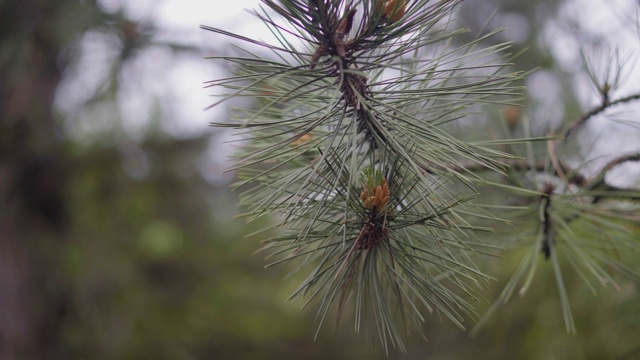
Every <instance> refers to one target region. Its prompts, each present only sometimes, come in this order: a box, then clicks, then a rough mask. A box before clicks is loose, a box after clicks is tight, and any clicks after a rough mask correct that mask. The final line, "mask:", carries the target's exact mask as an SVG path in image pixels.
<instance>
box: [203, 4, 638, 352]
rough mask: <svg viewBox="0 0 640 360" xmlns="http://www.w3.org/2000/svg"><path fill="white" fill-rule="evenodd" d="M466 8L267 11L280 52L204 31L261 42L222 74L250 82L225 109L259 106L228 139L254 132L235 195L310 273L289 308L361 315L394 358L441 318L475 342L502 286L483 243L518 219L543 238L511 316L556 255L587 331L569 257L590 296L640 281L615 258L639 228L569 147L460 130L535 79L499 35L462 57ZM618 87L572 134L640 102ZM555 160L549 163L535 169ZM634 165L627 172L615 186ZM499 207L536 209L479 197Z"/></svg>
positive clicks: (481, 37)
mask: <svg viewBox="0 0 640 360" xmlns="http://www.w3.org/2000/svg"><path fill="white" fill-rule="evenodd" d="M459 3H460V2H459V1H456V0H441V1H427V0H416V1H411V2H404V1H391V2H384V4H383V2H376V1H342V0H326V1H320V0H317V1H302V0H287V1H279V2H276V1H272V0H263V4H264V7H263V8H261V9H260V10H259V11H256V12H255V13H254V15H256V16H257V17H258V18H259V19H260V20H262V22H263V23H264V24H265V26H266V27H267V28H268V29H269V31H270V32H271V34H272V35H273V36H274V37H275V38H276V39H277V42H278V44H276V45H273V44H267V43H264V42H261V41H256V40H252V39H249V38H246V37H242V36H239V35H235V34H232V33H229V32H227V31H224V30H221V29H216V28H211V27H206V26H203V28H204V29H206V30H209V31H212V32H215V33H218V34H222V35H224V36H227V37H230V38H233V39H236V40H240V41H241V42H243V43H244V45H243V46H241V47H239V48H238V50H237V51H238V52H239V54H238V55H236V56H220V57H212V58H211V59H214V60H221V61H224V62H226V63H227V64H231V65H232V72H233V75H232V76H231V77H228V78H223V79H219V80H214V81H211V82H209V84H210V86H219V87H223V88H225V89H227V92H226V93H225V94H224V95H223V96H222V99H221V100H219V101H217V102H216V103H214V104H213V105H211V106H216V105H218V104H220V103H222V102H224V101H227V100H229V99H232V98H236V97H248V98H251V99H256V100H257V101H256V107H255V108H253V109H250V110H241V111H238V112H237V114H236V119H237V120H236V121H232V122H224V123H214V124H213V125H214V126H216V127H232V128H235V129H238V134H240V135H241V137H242V138H241V139H240V140H239V142H240V143H241V144H242V146H241V148H240V150H239V151H238V154H237V156H236V162H235V164H234V165H233V166H232V167H231V169H234V170H239V173H240V178H241V181H240V182H239V183H237V186H236V187H237V188H244V189H245V191H244V192H243V194H242V202H243V203H244V204H245V205H247V206H248V210H249V211H248V212H247V213H246V214H245V216H246V218H247V220H248V221H254V220H256V219H259V218H261V217H263V216H265V215H276V216H277V217H278V222H279V223H278V227H279V228H280V230H281V231H280V234H279V235H277V236H275V237H273V238H271V239H269V240H267V246H266V247H265V248H266V249H268V250H270V251H272V255H270V257H271V256H276V257H277V260H275V261H274V262H273V263H272V264H271V265H274V264H281V263H292V267H293V268H294V272H302V273H304V274H306V278H305V279H304V280H303V281H302V284H301V285H300V286H299V287H298V289H297V290H296V291H295V292H294V294H293V295H292V296H291V298H290V299H294V300H301V301H303V304H304V305H303V307H307V306H310V305H312V306H315V307H316V312H317V317H318V318H319V323H320V325H322V324H323V323H325V320H326V317H327V315H328V314H329V313H330V310H331V309H332V308H334V309H335V311H336V314H337V321H340V319H341V318H342V317H343V315H344V314H345V313H347V312H348V313H349V314H351V316H352V317H353V318H354V322H355V326H354V329H355V331H356V332H360V331H362V330H364V331H365V332H366V333H367V334H369V335H370V336H371V337H377V338H378V339H379V340H380V342H381V343H382V345H383V347H384V348H385V349H387V348H388V347H389V345H393V346H394V347H398V348H400V349H401V350H404V349H405V344H404V340H405V338H406V337H407V336H408V334H410V333H412V332H421V330H422V328H423V326H424V322H425V321H427V319H428V318H429V315H430V314H437V315H438V316H441V317H444V318H448V319H449V320H450V321H452V322H453V323H454V324H456V325H458V326H459V327H461V328H463V329H464V328H465V326H464V325H463V322H464V321H465V319H467V318H468V317H473V316H474V315H476V311H475V306H474V305H473V302H475V301H477V300H479V299H480V295H479V292H480V291H481V290H482V289H483V288H484V286H485V285H486V284H487V280H489V279H491V277H490V276H489V275H487V274H486V273H484V272H483V271H482V269H481V268H480V267H479V266H478V262H479V260H480V259H482V262H483V261H484V259H483V257H484V256H485V255H495V253H496V251H495V250H496V245H494V244H490V243H487V239H488V237H486V236H483V234H484V233H491V232H492V228H491V227H490V226H491V225H492V224H494V225H496V226H497V228H498V230H501V231H504V229H502V228H501V226H500V224H501V223H508V221H506V220H502V219H503V218H506V219H509V220H513V221H514V222H515V221H518V220H522V219H525V220H524V222H523V224H526V226H529V225H531V224H535V225H534V226H532V227H531V232H528V233H521V234H519V235H518V237H521V238H523V239H524V241H514V242H512V244H514V246H516V247H522V246H526V245H523V244H525V243H531V240H532V239H533V245H529V246H530V249H531V251H530V252H528V253H527V255H526V256H525V259H524V261H523V263H522V266H521V267H520V268H519V270H517V271H516V272H515V274H514V277H513V278H512V281H511V282H510V283H509V284H508V285H507V286H506V288H505V289H504V291H503V293H502V295H501V296H500V300H499V302H497V303H496V304H500V303H505V302H506V301H507V300H508V299H509V298H510V296H511V294H512V293H513V292H514V289H515V287H516V285H517V284H518V283H520V282H522V281H524V285H523V287H522V290H521V293H524V292H525V291H526V289H527V288H528V287H529V285H530V284H531V282H532V280H533V276H534V274H535V272H536V268H537V267H538V264H539V258H540V256H539V255H540V254H543V255H544V257H545V258H547V259H550V260H551V264H552V266H553V269H554V273H555V279H556V282H557V287H558V290H559V293H560V299H561V304H562V308H563V313H564V320H565V324H566V327H567V330H569V331H572V332H573V331H575V323H574V320H573V317H572V315H571V310H570V306H569V300H568V295H567V294H568V291H567V288H566V284H565V281H564V276H563V271H562V267H563V266H562V265H561V263H560V260H559V259H560V257H559V255H558V253H560V252H562V254H563V256H564V257H566V259H567V260H566V262H567V263H568V264H570V265H571V266H572V267H573V268H574V269H575V270H576V271H577V272H578V274H579V275H580V277H582V278H585V280H586V275H587V274H589V275H591V276H593V277H595V279H596V280H598V281H599V282H601V283H603V284H606V283H611V282H613V278H612V277H611V276H610V275H609V273H608V272H607V270H606V269H605V266H609V267H612V268H614V269H616V270H621V271H622V272H623V273H626V274H632V275H634V276H636V275H635V271H634V270H633V269H629V268H627V267H625V266H624V265H623V264H622V262H621V261H618V260H617V259H615V258H613V257H611V256H610V255H611V253H610V251H614V252H615V251H618V249H619V248H620V247H624V246H628V247H629V248H630V249H634V250H637V249H638V242H637V239H635V238H633V231H632V230H630V229H631V228H630V227H629V226H633V223H634V221H631V222H630V223H628V224H626V226H625V225H622V224H620V223H619V221H618V220H620V219H622V218H627V219H629V217H628V216H627V215H629V213H628V212H625V211H618V212H615V213H614V215H613V217H610V216H606V215H604V214H602V212H601V210H602V207H601V204H600V203H599V200H594V199H600V197H601V196H603V197H608V196H610V195H612V194H613V193H614V192H613V191H609V192H606V193H604V195H595V194H593V193H592V190H593V189H594V184H597V183H599V182H598V181H596V180H593V179H591V181H587V180H586V179H581V178H580V176H581V175H580V173H579V172H578V171H576V170H571V169H569V168H568V167H567V166H566V165H565V164H561V163H560V162H559V160H558V158H557V156H556V154H555V152H554V146H555V145H553V144H554V142H553V141H554V140H560V139H562V137H556V136H553V134H552V133H551V134H550V135H549V136H548V137H546V138H545V137H533V136H530V129H529V127H528V124H525V126H524V133H525V134H524V135H525V136H524V137H515V136H514V135H513V134H512V133H510V132H509V129H508V127H506V126H499V127H502V128H503V129H505V139H504V140H502V139H496V138H495V133H493V131H487V132H486V133H481V132H478V131H477V130H474V131H475V133H474V134H473V136H471V137H468V136H467V137H462V136H457V135H455V134H454V132H452V131H451V129H452V127H451V126H452V125H453V124H456V123H463V122H469V121H478V120H477V118H475V117H474V115H473V113H474V111H477V110H478V109H479V106H481V105H488V104H490V105H509V104H511V103H513V102H514V101H517V100H518V98H519V96H520V95H519V90H520V87H519V86H517V81H518V80H520V79H521V76H522V75H523V74H522V73H519V72H515V71H513V70H511V65H510V63H509V61H511V60H512V59H513V57H512V56H511V55H510V54H509V53H508V49H509V44H507V43H498V44H496V45H490V46H481V44H482V43H485V42H487V41H488V40H490V39H491V37H493V36H495V35H496V33H497V31H490V32H488V33H487V34H484V33H480V34H478V35H476V36H475V37H472V38H471V40H469V41H467V42H463V43H462V44H461V45H459V41H458V39H459V38H460V36H461V35H463V34H465V31H463V30H459V29H457V24H456V22H455V21H453V20H452V14H453V11H454V9H455V8H456V6H458V5H459ZM274 13H275V14H276V16H277V17H274V15H273V14H274ZM467 38H469V37H468V36H467ZM591 78H592V79H593V80H594V81H596V77H595V76H591ZM616 79H619V76H618V77H616ZM606 84H607V89H606V91H603V90H600V91H601V93H602V95H603V107H602V109H600V110H598V111H596V112H593V113H588V114H586V115H585V118H584V120H581V121H579V122H578V123H576V124H569V125H568V126H569V127H568V130H566V131H567V132H566V133H565V135H566V136H568V135H569V131H570V130H572V129H573V128H575V127H576V126H578V125H580V124H581V123H582V122H584V121H586V120H587V119H588V117H589V116H591V115H594V114H596V113H597V112H600V111H603V110H604V109H606V107H608V106H611V105H616V104H618V103H622V102H626V101H630V99H631V98H629V99H626V98H625V99H620V100H618V101H617V102H616V101H613V102H612V101H610V99H609V91H610V87H611V86H616V85H617V84H619V81H618V80H616V81H612V82H607V83H606ZM596 85H598V84H596ZM601 88H602V86H600V87H599V88H598V89H601ZM633 99H635V97H633ZM499 127H498V128H499ZM476 128H477V126H476ZM465 138H471V139H472V140H465ZM540 140H546V141H540ZM522 145H524V146H522ZM522 148H524V150H525V151H524V153H522V154H520V152H521V149H522ZM540 150H542V152H541V153H542V154H544V155H545V156H546V158H545V160H544V162H543V165H540V161H539V159H538V158H537V157H536V156H534V155H533V154H534V153H540ZM518 155H520V156H521V157H518ZM635 159H636V158H635V157H634V156H632V157H631V158H629V159H627V160H622V159H621V160H619V162H616V163H615V164H610V166H607V167H606V168H605V169H603V170H602V171H603V172H602V174H601V176H600V179H604V177H603V176H604V174H605V173H606V171H608V170H609V169H611V168H612V167H613V166H615V165H616V164H619V163H621V162H622V161H635ZM544 176H548V177H550V178H551V179H554V180H553V181H545V180H544V179H543V178H544ZM532 177H533V178H532ZM568 177H569V178H568ZM541 179H542V180H541ZM556 180H557V181H556ZM583 180H584V181H583ZM557 182H559V183H562V182H564V184H563V186H559V184H557ZM570 185H571V186H570ZM572 186H573V187H572ZM496 191H507V192H508V193H512V194H513V195H512V196H513V197H516V198H519V200H517V201H520V202H523V203H524V204H526V206H525V207H524V209H526V211H528V214H527V215H526V216H525V217H523V218H522V219H518V218H517V214H518V212H519V211H520V210H521V209H523V207H522V206H512V205H511V204H510V201H497V202H496V201H495V200H490V201H489V202H488V203H483V201H484V200H486V199H484V200H482V198H483V197H482V196H479V195H482V192H485V193H492V192H496ZM616 193H617V195H614V196H618V195H619V191H617V192H616ZM623 196H624V197H625V198H629V199H635V198H637V196H636V194H635V193H633V192H624V195H623ZM490 209H492V210H494V211H491V212H490V211H489V210H490ZM492 212H493V213H500V214H501V215H502V216H497V215H494V214H492ZM596 214H597V215H596ZM620 221H623V220H620ZM516 225H518V226H520V225H519V224H518V223H517V222H516ZM589 227H591V228H594V229H599V230H600V231H604V233H612V231H618V232H621V233H624V234H626V235H625V236H621V237H616V239H615V240H613V239H612V241H610V242H609V243H608V245H606V246H602V242H601V240H602V235H601V232H600V233H589V234H587V233H584V232H583V231H582V230H579V229H586V228H589ZM579 233H580V234H581V235H578V234H579ZM588 238H591V239H588ZM582 239H584V244H582V243H581V242H583V240H582ZM587 244H597V245H595V246H591V245H587ZM500 246H503V247H508V246H509V244H508V243H502V244H500ZM587 283H588V285H589V286H590V287H591V288H592V286H591V284H590V283H589V281H588V280H587ZM494 309H495V307H494ZM490 313H492V311H490V312H489V314H490ZM481 324H482V322H481ZM372 329H376V331H373V330H372Z"/></svg>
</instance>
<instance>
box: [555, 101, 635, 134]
mask: <svg viewBox="0 0 640 360" xmlns="http://www.w3.org/2000/svg"><path fill="white" fill-rule="evenodd" d="M633 100H640V94H634V95H629V96H625V97H623V98H620V99H618V100H614V101H608V100H607V99H603V101H602V105H600V106H598V107H596V108H593V109H591V110H590V111H589V112H587V113H585V114H584V115H582V116H581V117H580V118H578V119H577V120H575V121H574V122H573V123H571V125H569V127H568V128H567V130H566V131H565V133H564V138H565V139H567V138H568V137H569V135H570V134H571V133H572V132H573V130H574V129H575V128H577V127H578V126H580V125H582V124H584V123H585V122H587V120H589V119H590V118H591V117H593V116H595V115H598V114H600V113H601V112H603V111H605V110H606V109H608V108H610V107H612V106H616V105H620V104H624V103H627V102H630V101H633Z"/></svg>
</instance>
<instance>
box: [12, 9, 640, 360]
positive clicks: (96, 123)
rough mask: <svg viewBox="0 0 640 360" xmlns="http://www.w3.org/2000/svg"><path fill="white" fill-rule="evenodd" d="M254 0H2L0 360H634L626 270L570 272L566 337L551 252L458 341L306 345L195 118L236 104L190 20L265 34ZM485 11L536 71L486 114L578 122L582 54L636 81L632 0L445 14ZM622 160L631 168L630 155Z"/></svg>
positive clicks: (582, 156) (452, 337) (615, 129)
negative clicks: (588, 284) (516, 102)
mask: <svg viewBox="0 0 640 360" xmlns="http://www.w3.org/2000/svg"><path fill="white" fill-rule="evenodd" d="M258 5H259V1H258V0H234V1H230V2H227V1H225V2H222V1H220V0H209V1H204V0H201V1H197V0H189V1H184V0H182V1H181V0H159V1H151V0H144V1H143V0H120V1H118V0H102V1H98V0H57V1H48V0H20V1H18V0H2V1H0V116H1V117H0V359H2V360H4V359H7V360H9V359H301V358H304V359H395V358H401V359H424V358H429V359H467V358H474V359H633V358H640V341H639V339H640V335H639V334H640V315H639V314H640V292H639V291H638V286H637V284H635V283H632V282H630V281H626V280H621V282H620V288H619V289H617V290H616V289H613V288H611V289H607V290H606V291H602V292H600V293H599V294H598V295H593V294H592V293H590V292H589V291H588V290H587V289H586V288H585V287H584V286H582V284H579V283H578V280H577V277H576V275H575V274H571V273H569V274H567V277H568V281H567V282H568V284H569V285H568V288H569V290H570V300H571V301H572V307H573V311H574V315H575V317H576V322H577V328H578V333H577V334H576V335H571V334H567V333H566V332H565V330H564V325H563V319H562V314H561V310H560V305H559V300H558V297H557V292H556V287H555V282H554V280H553V273H552V271H551V269H550V268H549V269H547V268H546V267H543V271H542V272H541V273H540V274H539V276H538V278H537V279H536V282H535V284H534V286H533V288H532V289H531V291H530V292H529V294H528V295H527V296H526V297H524V298H517V299H514V300H512V301H511V302H510V303H509V304H507V306H505V307H504V308H502V309H501V310H499V311H498V312H497V313H496V315H495V316H494V317H493V318H492V319H491V320H490V321H489V323H488V324H487V326H486V327H485V328H484V329H483V330H482V331H481V332H480V333H479V335H477V336H476V337H473V338H471V337H469V336H468V334H467V333H464V332H461V331H460V330H458V329H457V328H455V327H454V326H453V325H451V324H449V323H448V322H447V321H440V319H438V318H431V319H430V320H429V321H428V322H427V324H426V325H425V327H426V330H425V331H426V335H427V338H428V342H425V341H424V340H423V339H421V338H418V337H417V338H415V339H413V340H412V341H411V342H410V345H409V348H408V350H409V354H408V355H402V354H399V353H397V352H395V351H393V350H392V351H391V353H390V354H389V355H388V356H387V355H385V354H384V351H381V349H380V348H379V346H377V345H372V344H371V343H370V342H368V341H367V339H366V337H365V336H362V335H357V334H353V332H352V330H351V326H349V324H341V325H340V326H339V329H338V330H337V332H334V331H333V329H332V326H331V325H329V326H325V327H324V328H323V329H322V330H321V331H320V333H319V335H318V338H317V340H315V341H314V335H315V332H316V328H317V325H318V323H317V321H316V320H315V319H314V314H313V313H312V312H311V311H300V310H299V309H300V306H301V304H290V303H286V302H285V299H286V298H287V297H288V296H289V294H290V293H291V291H292V290H293V289H294V288H295V286H296V284H295V282H292V281H290V280H289V281H288V280H287V279H286V278H284V275H285V271H283V269H277V268H275V269H273V268H271V269H266V270H265V269H264V265H265V261H264V256H263V254H257V255H252V254H253V252H254V251H256V250H257V249H259V248H260V240H261V238H260V237H257V236H255V237H249V238H246V237H245V236H246V234H249V233H251V232H254V231H256V230H258V229H260V228H261V227H263V226H266V225H268V224H267V223H266V220H265V223H262V224H260V223H252V224H250V225H246V224H244V223H243V222H242V221H240V220H235V218H234V217H235V215H237V213H239V212H241V211H242V209H240V208H239V207H238V206H237V200H236V196H235V195H234V194H233V193H231V192H230V190H229V183H230V182H231V181H233V178H234V174H233V173H223V171H224V169H225V166H226V159H227V157H228V155H229V154H230V153H231V152H232V148H231V147H230V146H229V145H227V144H225V141H226V140H229V139H230V134H228V133H226V132H223V131H220V130H218V129H212V128H210V127H208V123H209V122H210V121H224V120H225V119H228V118H229V116H230V115H229V113H230V110H231V106H250V105H251V104H250V103H232V104H229V105H226V104H225V105H221V106H219V107H216V108H214V109H212V110H210V111H207V112H205V111H203V110H202V109H203V108H204V107H206V106H207V105H209V104H211V103H212V102H213V100H212V98H211V97H209V96H210V95H214V94H215V93H216V91H217V90H216V89H203V83H204V82H205V81H207V80H211V79H215V78H220V77H222V76H225V74H226V70H227V69H225V68H224V67H220V66H219V65H218V64H215V63H213V62H210V61H208V60H205V59H204V57H206V56H211V55H222V54H229V53H230V51H231V47H230V46H229V39H226V38H222V37H220V36H215V35H214V34H212V33H209V32H206V31H204V30H200V29H198V26H199V25H209V26H213V27H218V28H224V29H226V30H229V31H233V32H239V33H241V34H244V35H248V36H254V37H260V36H262V37H265V40H269V38H268V37H266V36H267V34H266V32H265V31H264V30H260V29H263V28H262V27H261V24H259V23H256V21H255V19H254V18H252V17H251V16H250V15H249V14H248V13H247V12H246V11H244V10H243V9H244V8H254V7H256V6H258ZM496 11H497V12H496ZM494 12H495V16H494V17H493V18H492V20H491V21H490V22H489V23H488V28H489V29H492V28H496V27H505V28H506V31H504V32H503V33H501V35H499V36H498V37H497V38H495V39H493V40H490V41H496V42H498V41H513V42H514V52H517V51H519V50H522V49H525V48H528V51H527V52H526V53H525V54H524V55H523V56H521V57H520V58H518V59H517V61H516V65H514V66H515V68H517V69H521V70H531V69H533V68H536V67H539V68H540V69H539V70H538V71H536V72H535V73H533V74H532V75H530V76H529V77H528V78H527V80H526V81H525V85H526V86H527V90H526V93H525V95H526V99H525V101H524V103H523V105H524V108H498V109H494V110H495V111H494V112H493V113H491V112H490V113H487V114H486V115H485V116H487V117H491V116H500V115H502V116H503V117H505V118H506V120H507V121H513V122H514V123H515V124H517V122H518V121H520V119H521V118H523V117H524V116H526V117H527V118H529V119H531V122H532V127H533V129H534V130H535V129H537V130H535V131H537V132H539V133H540V134H542V133H544V132H545V131H546V130H548V129H549V128H550V127H552V126H553V125H554V124H558V123H559V122H561V121H567V120H572V119H575V118H577V117H578V116H579V115H580V114H581V113H583V112H585V111H586V110H587V109H589V108H591V107H592V106H593V105H594V104H596V103H597V101H598V93H597V91H594V89H593V87H592V86H590V84H589V79H588V75H587V73H586V72H585V71H584V66H583V61H582V60H581V59H582V57H583V55H581V51H583V52H584V53H585V54H586V55H587V56H588V57H589V56H590V57H591V58H593V59H596V60H597V61H596V63H595V65H594V66H596V67H599V69H600V71H608V70H607V69H608V68H607V64H611V63H612V61H614V59H613V58H611V57H610V54H612V53H615V52H616V51H618V52H619V54H620V56H619V58H620V59H622V60H620V62H621V63H623V64H626V65H625V73H624V76H623V78H624V80H627V81H626V82H624V83H623V84H621V85H620V86H619V87H618V88H617V89H616V91H617V92H616V93H614V95H615V96H616V97H621V96H625V95H629V94H633V93H637V92H638V91H639V88H640V85H639V84H640V81H638V80H639V79H640V76H638V68H637V66H636V62H637V60H638V59H639V56H640V53H638V49H639V47H640V37H639V35H638V34H639V32H640V30H639V28H638V14H639V6H638V3H637V2H636V1H635V0H628V1H623V0H616V1H606V0H563V1H561V0H537V1H531V0H484V1H465V2H463V4H462V6H461V7H460V8H459V13H458V14H457V16H456V17H457V18H458V19H459V20H458V21H459V22H460V23H461V25H464V26H466V27H468V28H470V29H472V30H476V31H478V30H479V29H481V28H482V27H483V26H485V23H486V22H487V20H488V19H489V18H490V17H491V16H492V14H494ZM460 40H461V41H462V40H464V39H460ZM490 41H487V42H486V43H484V44H483V45H485V46H490V45H492V44H491V42H490ZM598 59H599V60H598ZM637 110H638V109H636V108H635V107H634V106H628V107H625V109H624V111H625V112H626V113H625V114H627V115H628V114H634V113H636V114H637ZM620 118H625V119H627V117H624V116H622V115H621V116H620ZM631 119H632V120H634V119H633V117H631ZM635 121H636V122H635V126H630V125H629V123H628V122H625V121H619V122H615V123H613V124H612V123H611V122H606V121H605V120H602V121H600V120H598V119H596V120H594V121H593V122H592V123H589V125H588V126H589V127H591V128H592V129H590V130H589V131H590V133H591V134H594V135H592V136H593V137H594V138H595V136H599V135H598V134H600V135H601V132H602V131H603V130H602V129H603V128H606V130H607V131H608V132H609V133H608V134H610V135H611V136H614V138H615V139H616V141H614V142H605V143H604V144H601V143H598V144H597V146H595V145H594V141H593V138H592V139H591V142H589V141H590V140H589V136H590V135H589V134H590V133H589V132H587V133H586V135H585V136H586V137H587V140H585V142H583V143H576V148H577V149H578V150H577V151H576V155H575V156H576V159H577V160H576V161H580V162H582V163H586V164H589V165H588V166H587V170H586V171H588V167H589V166H596V165H597V163H598V162H600V163H602V162H603V161H605V162H606V159H607V157H609V158H610V156H613V155H611V154H615V153H618V154H619V153H620V152H621V151H626V150H635V151H638V147H639V145H638V144H640V141H639V140H640V136H639V134H638V126H637V124H638V123H637V119H635ZM632 125H633V124H632ZM585 144H591V145H590V147H589V146H588V145H585ZM581 149H582V150H581ZM584 149H589V150H588V151H586V150H584ZM619 172H621V173H620V174H619V175H618V178H620V179H621V180H620V181H624V179H636V182H637V179H638V175H639V174H640V169H639V168H638V167H637V166H633V164H630V165H629V166H625V167H624V168H623V169H622V170H619ZM632 185H633V184H632ZM635 185H636V186H637V185H638V184H637V183H635ZM516 255H517V254H516ZM518 261H519V257H518V256H513V257H507V258H505V259H503V260H497V261H495V262H493V263H492V265H491V268H490V269H488V271H489V272H490V273H491V274H493V275H494V276H496V277H497V278H498V281H496V282H495V284H494V285H495V286H494V287H493V288H492V289H491V290H490V291H489V293H487V294H486V298H487V299H488V301H487V303H486V304H480V306H479V310H480V312H482V311H483V309H485V308H486V307H488V306H489V305H490V302H491V301H492V300H493V299H495V298H496V297H497V295H498V294H499V292H500V290H501V286H503V285H504V283H505V282H506V280H508V278H509V275H510V274H511V273H512V272H513V270H514V269H515V267H516V266H517V264H518ZM573 278H576V281H575V282H576V286H572V282H573V281H572V279H573ZM578 285H579V286H578Z"/></svg>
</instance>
